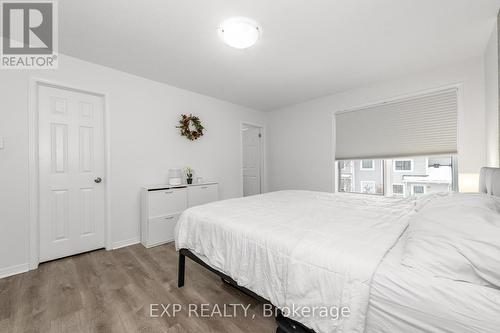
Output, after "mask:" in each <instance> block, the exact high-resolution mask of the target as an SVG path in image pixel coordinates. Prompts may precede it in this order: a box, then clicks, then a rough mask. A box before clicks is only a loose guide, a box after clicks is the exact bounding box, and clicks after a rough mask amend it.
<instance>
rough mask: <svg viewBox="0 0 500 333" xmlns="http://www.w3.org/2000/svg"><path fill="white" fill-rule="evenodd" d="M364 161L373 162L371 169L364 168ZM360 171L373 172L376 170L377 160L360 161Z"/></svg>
mask: <svg viewBox="0 0 500 333" xmlns="http://www.w3.org/2000/svg"><path fill="white" fill-rule="evenodd" d="M363 161H372V167H371V168H363ZM359 170H360V171H373V170H375V160H359Z"/></svg>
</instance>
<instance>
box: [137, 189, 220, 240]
mask: <svg viewBox="0 0 500 333" xmlns="http://www.w3.org/2000/svg"><path fill="white" fill-rule="evenodd" d="M218 196H219V194H218V185H217V183H204V184H193V185H180V186H170V185H156V186H146V187H144V188H143V189H142V194H141V201H142V204H141V206H142V207H141V243H142V244H143V245H144V246H145V247H152V246H156V245H160V244H164V243H168V242H171V241H173V240H174V229H175V225H176V223H177V220H178V219H179V216H180V215H181V213H182V212H183V211H184V210H185V209H186V208H188V207H193V206H197V205H202V204H205V203H209V202H212V201H216V200H218Z"/></svg>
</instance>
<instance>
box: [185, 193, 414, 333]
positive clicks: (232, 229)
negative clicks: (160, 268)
mask: <svg viewBox="0 0 500 333" xmlns="http://www.w3.org/2000/svg"><path fill="white" fill-rule="evenodd" d="M413 208H414V202H413V201H412V200H406V199H390V198H382V197H376V196H373V197H371V196H360V195H350V194H344V193H341V194H328V193H321V192H308V191H281V192H273V193H268V194H264V195H259V196H252V197H246V198H239V199H231V200H225V201H219V202H215V203H211V204H208V205H204V206H198V207H194V208H191V209H188V210H186V211H185V212H184V213H183V214H182V216H181V217H180V219H179V222H178V224H177V230H176V239H175V240H176V247H177V249H180V248H187V249H190V250H192V251H193V252H195V253H196V254H198V255H199V256H200V257H202V258H203V259H204V260H205V261H206V262H207V263H208V264H209V265H210V266H212V267H214V268H216V269H218V270H219V271H222V272H224V273H225V274H227V275H229V276H231V277H232V278H233V279H234V280H235V281H237V283H238V284H239V285H240V286H244V287H246V288H248V289H250V290H252V291H254V292H255V293H257V294H258V295H260V296H262V297H264V298H266V299H268V300H269V301H271V303H273V304H274V305H276V306H277V307H279V308H288V309H291V308H297V307H310V308H320V307H324V306H327V307H332V308H339V309H340V308H342V307H349V309H350V312H351V313H350V315H349V316H348V317H341V318H338V319H335V318H334V317H324V316H323V315H319V314H318V313H316V315H315V316H310V315H300V314H299V315H293V314H292V315H290V317H291V318H292V319H294V320H297V321H299V322H301V323H303V324H305V325H306V326H307V327H310V328H312V329H314V330H315V331H316V332H318V333H326V332H363V331H364V326H365V320H366V314H367V308H368V301H369V293H370V283H371V279H372V276H373V274H374V273H375V270H376V269H377V266H378V265H379V263H380V262H381V260H382V259H383V257H384V255H385V254H386V253H387V251H388V250H389V249H390V248H391V247H392V246H393V245H394V244H395V243H396V241H397V240H398V238H399V237H400V235H401V234H402V233H403V231H404V229H405V228H406V226H407V224H408V218H409V216H410V215H411V214H412V213H413V210H414V209H413Z"/></svg>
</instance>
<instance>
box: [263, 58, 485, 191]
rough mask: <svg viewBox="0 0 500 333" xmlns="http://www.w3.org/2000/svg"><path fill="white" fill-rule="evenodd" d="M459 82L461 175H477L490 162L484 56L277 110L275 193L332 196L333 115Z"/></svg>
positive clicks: (272, 150) (272, 147)
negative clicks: (303, 191) (327, 193)
mask: <svg viewBox="0 0 500 333" xmlns="http://www.w3.org/2000/svg"><path fill="white" fill-rule="evenodd" d="M459 82H462V83H463V108H462V110H461V112H460V114H459V147H458V149H459V172H471V173H474V172H478V171H479V168H480V167H481V166H484V164H485V163H486V150H485V135H484V131H485V111H484V99H485V94H484V85H485V80H484V61H483V58H482V57H479V58H474V59H470V60H468V61H466V62H464V63H461V64H455V65H452V66H449V67H446V68H439V69H436V70H433V71H429V72H427V73H421V74H418V75H412V76H408V77H405V78H401V79H398V80H392V81H388V82H381V83H378V84H373V85H370V86H365V87H360V88H358V89H354V90H350V91H346V92H343V93H338V94H335V95H330V96H327V97H324V98H321V99H317V100H313V101H309V102H306V103H302V104H298V105H293V106H290V107H287V108H284V109H280V110H276V111H273V112H272V113H271V115H270V119H269V138H268V139H269V140H268V145H269V147H268V153H269V167H270V170H269V178H268V179H269V180H270V182H269V184H270V188H271V190H280V189H289V188H295V189H310V190H319V191H333V187H334V185H333V183H334V182H333V174H334V172H333V160H334V145H333V137H334V136H333V114H334V112H336V111H339V110H345V109H348V108H352V107H356V106H361V105H364V104H370V103H376V102H380V101H383V100H387V99H392V98H396V97H398V96H402V95H406V94H413V93H417V92H420V91H424V90H428V89H433V88H439V87H443V86H446V85H450V84H455V83H459Z"/></svg>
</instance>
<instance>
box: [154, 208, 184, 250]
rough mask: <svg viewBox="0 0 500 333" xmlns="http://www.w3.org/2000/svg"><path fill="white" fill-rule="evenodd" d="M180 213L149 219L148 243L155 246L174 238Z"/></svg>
mask: <svg viewBox="0 0 500 333" xmlns="http://www.w3.org/2000/svg"><path fill="white" fill-rule="evenodd" d="M179 215H180V214H171V215H167V216H161V217H155V218H152V219H149V224H148V225H149V228H148V244H147V246H148V247H150V246H155V245H159V244H163V243H167V242H171V241H173V240H174V229H175V225H176V224H177V220H178V219H179Z"/></svg>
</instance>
